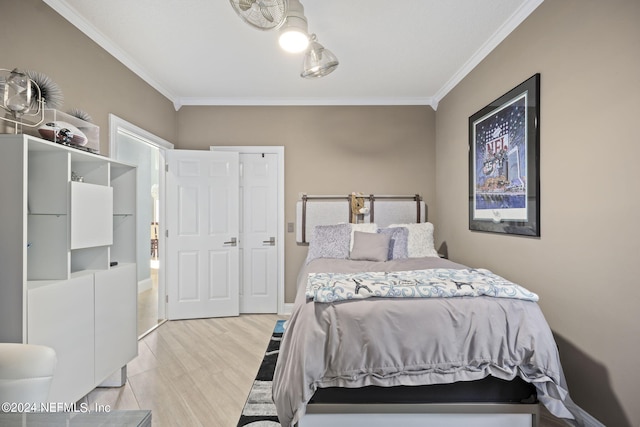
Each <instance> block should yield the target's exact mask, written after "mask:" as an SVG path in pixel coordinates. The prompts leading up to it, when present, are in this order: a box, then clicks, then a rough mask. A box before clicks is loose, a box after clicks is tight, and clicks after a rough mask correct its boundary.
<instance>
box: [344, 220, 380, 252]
mask: <svg viewBox="0 0 640 427" xmlns="http://www.w3.org/2000/svg"><path fill="white" fill-rule="evenodd" d="M356 231H363V232H365V233H375V232H376V231H378V226H377V225H376V223H374V222H361V223H359V224H351V244H350V245H349V250H353V233H354V232H356Z"/></svg>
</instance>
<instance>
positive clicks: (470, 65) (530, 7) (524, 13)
mask: <svg viewBox="0 0 640 427" xmlns="http://www.w3.org/2000/svg"><path fill="white" fill-rule="evenodd" d="M543 1H544V0H529V1H527V2H525V3H523V4H522V6H520V7H519V8H518V10H516V11H515V12H514V13H513V14H512V15H511V16H510V17H509V19H508V20H507V21H506V22H505V23H504V24H503V25H502V26H501V27H500V28H498V30H497V31H496V32H495V33H494V34H493V35H492V36H491V37H490V38H489V40H487V41H486V42H485V43H484V44H483V45H482V46H481V47H480V49H478V50H477V51H476V53H475V54H473V56H471V58H469V60H468V61H467V62H465V64H464V65H463V66H462V67H461V68H460V69H459V70H458V71H457V72H456V73H455V74H454V75H453V76H452V77H451V78H450V79H449V80H448V81H447V82H446V83H445V84H444V86H442V87H441V88H440V90H438V91H437V92H436V94H435V95H434V96H433V98H434V104H433V105H434V107H433V109H434V110H435V109H437V107H438V103H439V102H440V101H441V100H442V98H444V97H445V96H446V95H447V94H448V93H449V92H450V91H451V90H452V89H453V88H454V87H456V86H457V85H458V83H460V82H461V81H462V79H464V78H465V77H466V76H467V74H469V73H470V72H471V71H472V70H473V69H474V68H475V67H476V66H477V65H478V64H479V63H480V62H481V61H482V60H483V59H484V58H486V57H487V56H488V55H489V54H490V53H491V52H492V51H493V50H494V49H495V48H496V47H497V46H498V45H499V44H500V43H502V41H503V40H504V39H506V38H507V36H508V35H509V34H511V32H513V30H515V29H516V28H517V27H518V26H519V25H520V24H522V22H523V21H524V20H525V19H527V17H528V16H529V15H531V13H532V12H533V11H534V10H536V8H537V7H538V6H540V5H541V4H542V2H543Z"/></svg>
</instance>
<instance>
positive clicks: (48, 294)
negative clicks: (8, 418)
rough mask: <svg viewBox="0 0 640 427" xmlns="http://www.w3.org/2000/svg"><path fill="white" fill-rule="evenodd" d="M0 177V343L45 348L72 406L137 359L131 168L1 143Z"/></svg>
mask: <svg viewBox="0 0 640 427" xmlns="http://www.w3.org/2000/svg"><path fill="white" fill-rule="evenodd" d="M0 173H1V174H2V179H1V180H0V192H1V193H0V194H1V199H0V218H1V219H2V221H0V342H23V343H32V344H43V345H48V346H50V347H52V348H53V349H54V350H55V351H56V355H57V359H58V363H57V366H56V371H55V374H54V380H53V383H52V385H51V392H50V396H49V397H50V401H52V402H76V401H77V400H79V399H80V398H82V397H83V396H84V395H86V394H87V393H89V392H90V391H91V390H92V389H93V388H94V387H96V386H97V385H99V384H101V383H102V382H103V381H104V380H105V379H107V378H108V377H110V376H111V375H112V374H114V373H116V372H117V371H118V370H122V372H125V371H124V367H126V364H127V363H128V362H129V361H131V360H132V359H133V358H134V357H135V356H136V355H137V351H138V347H137V328H136V322H137V279H136V264H135V262H136V241H135V236H136V233H135V231H136V230H135V227H136V218H135V216H136V212H135V206H136V169H135V167H134V166H130V165H126V164H124V163H120V162H116V161H114V160H111V159H109V158H106V157H102V156H100V155H97V154H92V153H88V152H84V151H81V150H77V149H75V148H71V147H67V146H63V145H60V144H56V143H54V142H50V141H45V140H43V139H40V138H37V137H34V136H29V135H0ZM112 262H117V265H113V266H112V265H111V263H112Z"/></svg>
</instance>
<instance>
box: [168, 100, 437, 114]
mask: <svg viewBox="0 0 640 427" xmlns="http://www.w3.org/2000/svg"><path fill="white" fill-rule="evenodd" d="M433 103H434V99H433V98H432V97H415V98H412V97H401V98H394V97H388V98H385V97H370V98H369V97H360V98H239V97H234V98H178V99H177V100H176V102H174V107H175V109H176V111H178V110H179V109H180V108H181V107H183V106H185V105H189V106H317V105H320V106H321V105H361V106H367V105H370V106H374V105H429V106H431V107H433V106H434V104H433ZM434 109H435V108H434Z"/></svg>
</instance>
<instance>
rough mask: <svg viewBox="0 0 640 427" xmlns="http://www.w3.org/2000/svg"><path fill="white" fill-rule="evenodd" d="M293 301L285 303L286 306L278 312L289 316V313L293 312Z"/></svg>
mask: <svg viewBox="0 0 640 427" xmlns="http://www.w3.org/2000/svg"><path fill="white" fill-rule="evenodd" d="M293 306H294V304H293V303H285V304H284V307H283V308H282V312H281V313H278V314H280V315H282V316H288V315H289V314H291V313H293Z"/></svg>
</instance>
